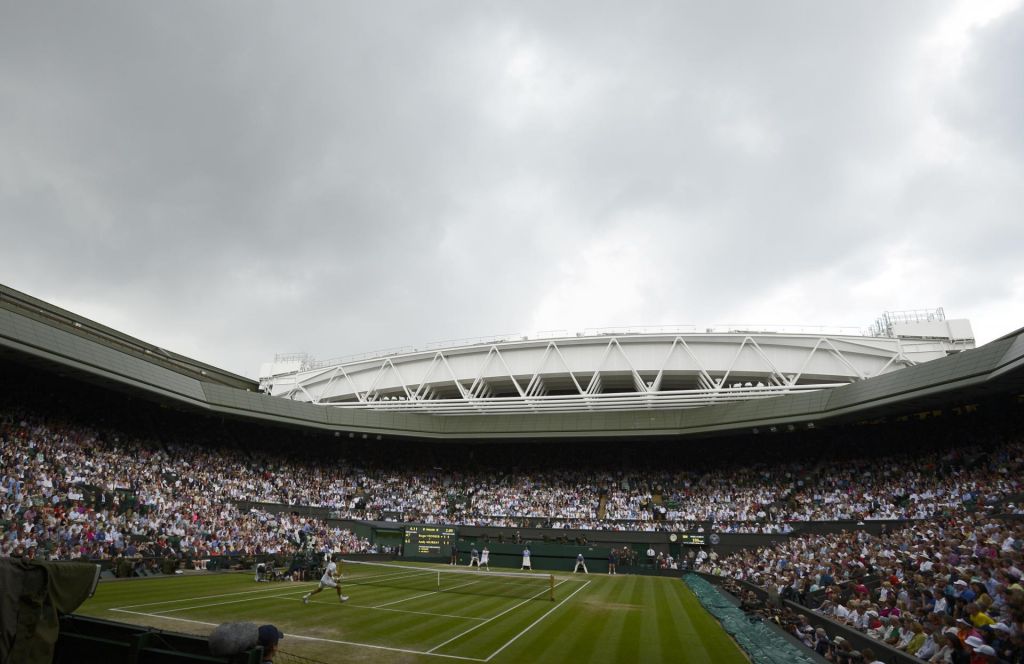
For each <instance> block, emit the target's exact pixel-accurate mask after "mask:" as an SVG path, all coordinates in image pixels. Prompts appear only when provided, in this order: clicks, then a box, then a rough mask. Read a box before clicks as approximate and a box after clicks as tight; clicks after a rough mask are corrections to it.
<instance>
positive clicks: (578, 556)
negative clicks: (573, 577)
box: [572, 553, 590, 574]
mask: <svg viewBox="0 0 1024 664" xmlns="http://www.w3.org/2000/svg"><path fill="white" fill-rule="evenodd" d="M581 567H582V568H583V573H584V574H590V572H588V571H587V561H586V560H585V559H584V558H583V554H582V553H577V554H576V567H575V569H573V571H572V573H573V574H575V573H576V572H578V571H580V568H581Z"/></svg>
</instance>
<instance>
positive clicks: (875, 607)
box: [696, 513, 1024, 664]
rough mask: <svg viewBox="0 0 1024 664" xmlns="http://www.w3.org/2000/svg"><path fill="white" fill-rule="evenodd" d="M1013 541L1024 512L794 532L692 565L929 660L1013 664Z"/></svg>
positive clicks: (823, 640)
mask: <svg viewBox="0 0 1024 664" xmlns="http://www.w3.org/2000/svg"><path fill="white" fill-rule="evenodd" d="M1022 545H1024V522H1022V521H1020V520H1017V519H1014V518H1012V517H1011V518H1002V517H1000V518H995V517H991V516H987V515H985V514H981V513H979V514H974V515H961V516H960V517H958V518H951V519H937V520H932V521H929V522H927V523H915V524H912V525H907V526H906V527H904V528H899V529H896V530H893V531H891V532H887V533H885V534H883V535H882V536H879V537H874V536H871V535H868V534H867V533H866V532H864V531H850V532H846V531H843V532H841V533H838V534H828V535H802V536H795V537H791V538H788V539H787V540H786V541H782V542H777V543H775V544H773V545H771V546H764V547H761V548H759V549H756V550H747V551H741V552H739V553H736V554H733V555H731V556H725V557H722V558H719V559H717V560H711V559H708V558H705V559H703V560H700V561H698V562H697V564H696V569H697V570H698V571H704V572H708V573H711V574H716V575H720V576H725V577H728V578H729V579H731V580H734V581H746V582H749V583H752V584H754V585H756V586H760V587H761V588H763V589H764V590H766V591H767V593H768V596H769V597H774V598H782V599H791V600H793V601H796V602H799V603H803V604H805V605H807V606H811V607H814V608H815V610H816V611H817V612H818V613H820V614H821V615H824V616H827V617H829V618H831V619H833V620H835V621H838V622H840V623H843V624H844V625H846V626H848V627H849V628H851V629H854V630H857V631H858V632H861V633H863V634H865V635H866V636H868V637H870V638H871V639H875V640H877V641H879V642H884V643H885V644H888V645H889V646H892V647H895V648H897V649H899V650H901V651H903V652H905V653H907V654H909V655H912V656H914V657H916V658H918V659H921V660H925V661H929V662H932V663H933V664H948V663H953V664H956V663H958V662H975V661H979V662H990V661H991V662H1011V663H1015V664H1016V663H1019V662H1021V661H1024V624H1022V621H1024V587H1022V586H1021V583H1022V569H1024V562H1022ZM740 596H743V597H747V595H746V594H744V593H742V592H741V593H740ZM751 601H753V600H751ZM769 604H770V603H769ZM758 610H762V611H763V609H758ZM789 626H790V628H791V629H792V630H793V632H794V634H795V635H796V636H797V637H798V638H799V639H801V640H802V641H803V642H804V643H805V644H806V645H807V646H808V647H811V648H815V649H816V650H819V652H822V654H825V652H832V653H833V654H835V653H834V651H835V650H836V649H837V648H839V649H840V650H842V649H843V648H844V647H845V648H846V650H849V649H850V647H849V643H848V642H846V640H845V639H842V638H839V639H837V638H836V636H835V635H829V634H828V630H825V629H824V628H819V629H817V630H816V629H813V628H811V626H810V625H809V624H807V623H806V621H802V622H801V621H799V620H797V621H796V622H793V621H789ZM844 642H845V646H844V645H843V644H844ZM972 657H973V659H972ZM867 661H871V660H867Z"/></svg>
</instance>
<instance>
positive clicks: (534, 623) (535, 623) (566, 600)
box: [428, 581, 590, 662]
mask: <svg viewBox="0 0 1024 664" xmlns="http://www.w3.org/2000/svg"><path fill="white" fill-rule="evenodd" d="M589 585H590V581H587V582H586V583H584V584H583V585H582V586H580V587H579V588H577V589H576V590H574V591H572V593H571V594H570V595H569V596H568V597H566V598H565V599H563V600H562V601H561V602H559V603H558V604H555V605H554V606H553V607H551V608H550V609H548V610H547V613H545V614H544V615H542V616H541V617H540V618H537V619H536V620H534V621H533V623H531V624H530V626H529V627H527V628H526V629H524V630H523V631H521V632H519V633H518V634H516V635H515V636H513V637H512V638H511V639H509V640H508V642H507V643H505V645H503V646H502V647H500V648H498V649H497V650H495V651H494V652H492V653H491V654H490V656H489V657H487V659H485V660H484V661H485V662H489V661H491V659H492V658H493V657H494V656H495V655H497V654H498V653H499V652H501V651H502V650H504V649H505V648H507V647H509V646H510V645H512V642H513V641H515V640H516V639H518V638H519V637H520V636H522V635H523V634H526V633H527V632H529V631H530V630H531V629H533V628H534V627H535V626H536V625H537V623H539V622H540V621H541V620H544V619H545V618H547V617H548V616H549V615H550V614H551V612H552V611H554V610H555V609H557V608H558V607H560V606H562V605H563V604H565V603H566V602H568V601H569V600H570V599H572V596H573V595H575V594H576V593H578V592H579V591H581V590H583V589H584V588H586V587H587V586H589ZM428 652H429V651H428Z"/></svg>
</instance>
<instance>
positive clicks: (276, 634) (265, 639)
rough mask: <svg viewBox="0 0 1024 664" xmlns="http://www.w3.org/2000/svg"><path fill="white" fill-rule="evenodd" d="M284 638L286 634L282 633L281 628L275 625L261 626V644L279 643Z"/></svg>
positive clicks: (271, 644)
mask: <svg viewBox="0 0 1024 664" xmlns="http://www.w3.org/2000/svg"><path fill="white" fill-rule="evenodd" d="M283 638H284V634H282V633H281V630H279V629H278V628H277V627H275V626H273V625H263V626H262V627H260V636H259V641H260V645H261V646H273V645H277V642H278V641H280V640H281V639H283Z"/></svg>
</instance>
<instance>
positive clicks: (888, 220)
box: [0, 0, 1024, 376]
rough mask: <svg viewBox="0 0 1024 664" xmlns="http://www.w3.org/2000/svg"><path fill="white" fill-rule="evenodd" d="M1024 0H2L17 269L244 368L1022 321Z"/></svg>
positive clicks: (145, 331)
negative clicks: (883, 317) (920, 322)
mask: <svg viewBox="0 0 1024 664" xmlns="http://www.w3.org/2000/svg"><path fill="white" fill-rule="evenodd" d="M1022 211H1024V8H1022V3H1021V1H1020V0H1013V1H996V2H980V1H979V0H970V1H968V2H958V3H948V2H910V1H907V2H893V1H891V0H883V1H878V2H863V1H859V0H858V1H856V2H854V1H850V2H844V3H837V2H813V1H810V0H807V1H805V2H795V3H794V2H790V3H787V2H749V3H729V2H700V3H689V4H687V3H680V2H665V3H657V2H636V1H630V2H616V3H609V2H596V1H595V0H587V1H586V2H563V1H559V2H550V1H547V0H545V1H541V2H522V1H516V2H504V3H494V2H479V1H469V0H466V1H463V2H434V1H431V2H415V1H412V0H407V1H406V2H388V1H382V2H372V3H366V2H338V1H330V2H323V3H314V2H300V3H295V2H275V3H269V2H246V3H242V2H234V3H218V2H207V1H203V2H119V3H103V2H88V3H83V2H71V1H68V2H18V1H17V0H0V229H2V233H0V282H2V283H4V284H6V285H8V286H11V287H13V288H16V289H19V290H22V291H24V292H27V293H29V294H30V295H33V296H35V297H39V298H41V299H44V300H47V301H49V302H52V303H54V304H57V305H59V306H62V307H65V308H67V309H70V310H72V311H75V312H77V313H80V314H83V315H85V316H87V317H90V318H92V319H94V320H97V321H99V322H101V323H104V324H107V325H110V326H112V327H114V328H117V329H120V330H122V331H124V332H127V333H129V334H132V335H135V336H138V337H140V338H142V339H144V340H146V341H150V342H153V343H156V344H159V345H161V346H164V347H166V348H168V349H171V350H174V351H176V352H179V353H183V354H185V355H189V356H192V357H195V358H197V359H200V360H203V361H206V362H209V363H211V364H214V365H217V366H220V367H223V368H225V369H228V370H231V371H234V372H237V373H241V374H244V375H248V376H255V375H256V372H257V370H258V368H259V365H260V364H261V363H262V362H265V361H269V360H270V359H272V357H273V355H274V354H275V353H282V352H292V351H305V352H309V353H312V354H314V355H315V356H317V357H320V358H327V357H333V356H338V355H346V354H352V353H358V352H362V351H369V350H374V349H380V348H388V347H392V346H401V345H407V344H417V343H424V342H430V341H438V340H444V339H453V338H464V337H473V336H484V335H493V334H504V333H513V332H532V331H539V330H569V331H576V330H581V329H583V328H587V327H600V326H621V325H669V324H689V323H696V324H701V325H705V324H714V323H730V322H744V323H763V324H801V325H834V326H856V327H866V326H867V325H868V324H870V323H871V322H872V320H874V318H875V317H876V316H878V315H879V314H881V313H882V312H883V311H885V310H902V309H912V308H926V307H929V308H930V307H938V306H942V307H945V309H946V313H947V315H948V316H949V317H951V318H968V319H970V320H971V322H972V323H973V326H974V330H975V334H976V336H977V338H978V341H979V342H985V341H989V340H991V339H993V338H996V337H998V336H1001V335H1002V334H1005V333H1007V332H1010V331H1012V330H1015V329H1017V328H1018V327H1021V326H1024V218H1022V217H1024V215H1022Z"/></svg>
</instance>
